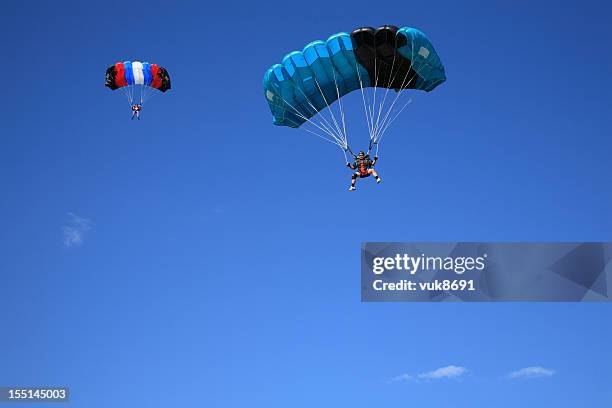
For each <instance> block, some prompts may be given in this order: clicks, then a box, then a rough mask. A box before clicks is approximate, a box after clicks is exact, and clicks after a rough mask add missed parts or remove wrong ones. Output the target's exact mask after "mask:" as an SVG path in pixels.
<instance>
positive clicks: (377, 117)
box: [370, 39, 397, 153]
mask: <svg viewBox="0 0 612 408" xmlns="http://www.w3.org/2000/svg"><path fill="white" fill-rule="evenodd" d="M395 43H396V45H397V39H396V40H395ZM396 57H397V53H396V52H394V53H393V62H392V63H391V73H392V74H393V69H394V68H395V59H396ZM396 76H397V72H396V73H395V75H393V77H392V78H390V80H389V83H388V84H387V86H386V88H387V89H386V90H385V96H384V97H383V100H382V102H381V103H380V105H379V107H378V115H376V125H375V126H374V135H376V134H377V133H378V129H379V128H378V126H379V122H380V114H381V113H382V111H383V107H384V106H385V101H386V100H387V94H388V93H389V89H390V88H389V87H390V86H391V84H393V81H395V77H396ZM372 142H373V140H372V139H370V143H372ZM376 152H377V153H378V145H377V147H376Z"/></svg>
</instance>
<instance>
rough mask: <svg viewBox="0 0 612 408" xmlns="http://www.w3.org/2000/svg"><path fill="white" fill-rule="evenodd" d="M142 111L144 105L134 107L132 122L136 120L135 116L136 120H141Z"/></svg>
mask: <svg viewBox="0 0 612 408" xmlns="http://www.w3.org/2000/svg"><path fill="white" fill-rule="evenodd" d="M141 110H142V105H141V104H139V103H137V104H135V105H132V120H134V116H135V117H136V119H138V120H140V111H141Z"/></svg>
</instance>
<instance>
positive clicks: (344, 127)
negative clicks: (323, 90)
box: [331, 62, 348, 158]
mask: <svg viewBox="0 0 612 408" xmlns="http://www.w3.org/2000/svg"><path fill="white" fill-rule="evenodd" d="M331 66H332V73H333V74H334V84H335V85H336V95H337V96H338V105H339V106H340V118H341V119H342V130H343V131H344V141H345V143H346V147H347V149H348V134H347V133H346V122H345V120H344V108H343V106H342V98H341V97H340V89H339V88H338V81H337V79H336V67H335V66H334V63H333V62H331ZM344 156H345V158H346V150H345V151H344Z"/></svg>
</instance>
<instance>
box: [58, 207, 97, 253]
mask: <svg viewBox="0 0 612 408" xmlns="http://www.w3.org/2000/svg"><path fill="white" fill-rule="evenodd" d="M90 229H91V221H90V220H88V219H87V218H83V217H81V216H78V215H76V214H74V213H68V221H67V225H65V226H64V227H63V228H62V231H63V242H64V246H65V247H68V248H70V247H73V246H79V245H81V244H82V243H83V240H84V239H85V233H86V232H87V231H89V230H90Z"/></svg>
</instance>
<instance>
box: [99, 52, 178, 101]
mask: <svg viewBox="0 0 612 408" xmlns="http://www.w3.org/2000/svg"><path fill="white" fill-rule="evenodd" d="M104 85H105V86H107V87H108V88H110V89H112V90H115V89H121V90H122V91H124V93H125V95H126V96H127V98H128V102H129V104H130V105H132V104H134V102H135V101H138V102H139V103H140V104H142V103H144V102H145V101H146V100H147V99H149V98H150V97H151V96H152V95H153V92H154V91H155V90H158V91H161V92H166V91H167V90H168V89H170V88H171V84H170V75H169V74H168V71H166V69H165V68H163V67H160V66H158V65H156V64H149V63H148V62H140V61H125V62H118V63H116V64H114V65H111V66H110V67H108V68H107V69H106V82H105V84H104Z"/></svg>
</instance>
